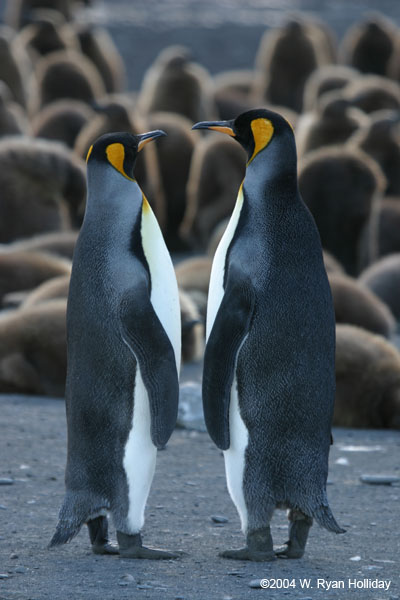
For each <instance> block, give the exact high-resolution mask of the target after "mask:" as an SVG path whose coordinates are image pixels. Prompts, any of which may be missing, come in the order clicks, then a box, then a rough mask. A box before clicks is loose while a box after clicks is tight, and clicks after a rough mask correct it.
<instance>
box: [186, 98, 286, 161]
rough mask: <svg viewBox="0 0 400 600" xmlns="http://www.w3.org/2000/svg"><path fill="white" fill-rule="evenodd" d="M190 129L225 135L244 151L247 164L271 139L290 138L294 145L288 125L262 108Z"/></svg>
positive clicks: (273, 113) (279, 117)
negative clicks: (210, 130)
mask: <svg viewBox="0 0 400 600" xmlns="http://www.w3.org/2000/svg"><path fill="white" fill-rule="evenodd" d="M192 129H212V130H215V131H220V132H222V133H227V134H228V135H230V136H231V137H233V138H234V139H235V140H237V141H238V142H239V143H240V144H241V145H242V146H243V148H244V149H245V150H246V152H247V155H248V158H249V160H248V163H247V164H249V163H250V162H251V161H252V160H253V158H255V156H257V154H258V153H259V152H261V151H262V150H264V148H266V147H267V146H268V145H269V143H270V142H271V140H272V139H273V138H275V139H276V138H278V137H281V136H285V137H286V138H288V136H290V137H291V138H292V139H293V143H294V135H293V128H292V126H291V125H290V123H289V122H288V121H286V119H284V118H283V117H282V116H281V115H279V114H278V113H276V112H273V111H272V110H267V109H264V108H257V109H253V110H249V111H247V112H245V113H242V114H241V115H239V116H238V117H236V119H232V120H231V121H202V122H201V123H196V125H194V126H193V127H192Z"/></svg>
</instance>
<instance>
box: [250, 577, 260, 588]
mask: <svg viewBox="0 0 400 600" xmlns="http://www.w3.org/2000/svg"><path fill="white" fill-rule="evenodd" d="M249 586H250V587H251V588H253V589H254V590H258V589H261V579H252V580H251V581H250V583H249Z"/></svg>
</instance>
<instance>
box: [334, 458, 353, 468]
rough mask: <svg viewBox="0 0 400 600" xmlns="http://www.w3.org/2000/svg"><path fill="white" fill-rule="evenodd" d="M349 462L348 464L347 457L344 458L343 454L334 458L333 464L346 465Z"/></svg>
mask: <svg viewBox="0 0 400 600" xmlns="http://www.w3.org/2000/svg"><path fill="white" fill-rule="evenodd" d="M349 464H350V461H349V459H348V458H345V457H344V456H341V457H340V458H338V459H337V460H335V465H343V466H345V467H347V466H348V465H349Z"/></svg>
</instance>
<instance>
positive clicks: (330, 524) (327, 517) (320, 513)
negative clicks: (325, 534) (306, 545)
mask: <svg viewBox="0 0 400 600" xmlns="http://www.w3.org/2000/svg"><path fill="white" fill-rule="evenodd" d="M312 516H313V517H314V518H315V520H316V521H317V523H318V524H319V525H321V527H324V529H327V530H328V531H332V532H333V533H346V530H345V529H343V528H342V527H340V525H339V523H338V522H337V521H336V519H335V517H334V516H333V514H332V511H331V509H330V508H329V505H328V504H321V505H320V506H319V507H318V508H317V509H316V510H314V511H313V515H312Z"/></svg>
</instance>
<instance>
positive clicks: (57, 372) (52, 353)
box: [0, 299, 67, 397]
mask: <svg viewBox="0 0 400 600" xmlns="http://www.w3.org/2000/svg"><path fill="white" fill-rule="evenodd" d="M66 307H67V301H66V300H65V299H64V300H51V301H50V300H49V301H48V302H46V303H43V304H38V305H36V306H31V307H27V308H26V309H18V310H13V311H4V313H3V314H1V315H0V392H1V393H14V394H15V393H18V394H42V395H46V396H59V397H62V396H63V395H64V387H65V376H66V368H67V343H66Z"/></svg>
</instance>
